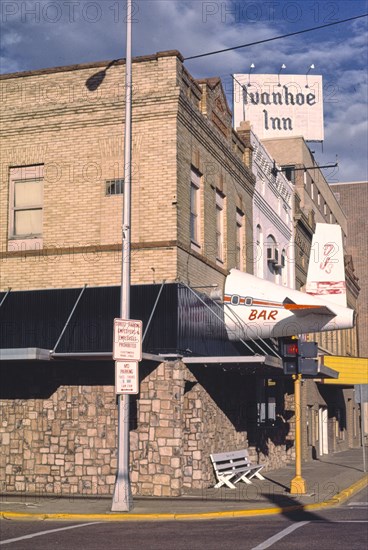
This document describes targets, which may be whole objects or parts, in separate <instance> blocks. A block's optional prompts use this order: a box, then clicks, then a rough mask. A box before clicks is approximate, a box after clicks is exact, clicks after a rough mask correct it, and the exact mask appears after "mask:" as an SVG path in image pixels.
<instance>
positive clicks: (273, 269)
mask: <svg viewBox="0 0 368 550" xmlns="http://www.w3.org/2000/svg"><path fill="white" fill-rule="evenodd" d="M266 250H267V267H268V273H267V279H268V280H269V281H275V280H276V277H277V275H278V270H279V268H280V261H281V259H280V257H279V250H278V248H277V243H276V239H275V237H274V236H273V235H268V237H267V242H266Z"/></svg>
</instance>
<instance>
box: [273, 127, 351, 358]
mask: <svg viewBox="0 0 368 550" xmlns="http://www.w3.org/2000/svg"><path fill="white" fill-rule="evenodd" d="M263 144H264V145H265V147H266V148H267V150H268V151H269V153H270V155H271V156H272V157H273V158H274V159H275V160H276V162H277V163H278V164H279V165H280V166H282V169H283V171H284V173H285V175H286V176H287V177H288V179H289V180H290V181H291V182H293V184H294V186H295V191H296V196H297V198H296V204H295V219H296V222H297V223H296V227H295V264H296V265H295V269H296V288H297V289H298V290H299V289H301V288H302V287H303V286H304V285H305V282H306V278H307V271H308V260H309V257H310V253H311V251H310V246H311V237H312V234H313V232H314V224H315V223H318V222H320V223H335V224H338V225H339V226H340V227H341V229H342V233H343V242H344V246H345V247H346V238H347V218H346V214H345V213H344V211H343V210H342V208H341V206H340V205H339V203H338V202H337V200H336V197H335V195H334V193H333V191H332V190H331V188H330V186H329V184H328V182H327V181H326V179H325V177H324V175H323V173H322V171H321V170H320V169H319V168H318V164H317V162H316V160H315V158H314V156H313V153H312V152H311V151H310V149H309V147H308V145H307V143H306V142H305V140H304V139H303V138H302V137H295V138H279V139H266V140H263ZM312 253H313V252H312ZM345 268H346V283H347V295H348V307H351V308H352V309H356V307H357V299H358V294H359V285H358V282H357V279H356V277H355V275H354V268H353V266H352V263H351V261H350V262H346V261H345ZM313 337H314V338H315V339H317V341H318V343H319V345H320V347H321V348H322V349H324V350H326V351H327V352H328V353H331V354H334V355H353V356H357V355H358V347H357V330H356V327H354V328H352V329H349V330H343V331H332V332H322V333H319V334H314V336H313Z"/></svg>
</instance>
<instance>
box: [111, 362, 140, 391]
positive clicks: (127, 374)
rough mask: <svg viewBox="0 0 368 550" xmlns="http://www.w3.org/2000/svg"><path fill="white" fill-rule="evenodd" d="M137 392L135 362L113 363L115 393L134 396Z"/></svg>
mask: <svg viewBox="0 0 368 550" xmlns="http://www.w3.org/2000/svg"><path fill="white" fill-rule="evenodd" d="M138 392H139V376H138V363H137V361H116V362H115V393H119V394H121V393H128V394H135V393H138Z"/></svg>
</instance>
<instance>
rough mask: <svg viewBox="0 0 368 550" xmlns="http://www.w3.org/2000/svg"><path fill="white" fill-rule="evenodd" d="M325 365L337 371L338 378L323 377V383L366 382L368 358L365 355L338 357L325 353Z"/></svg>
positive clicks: (367, 378) (367, 381)
mask: <svg viewBox="0 0 368 550" xmlns="http://www.w3.org/2000/svg"><path fill="white" fill-rule="evenodd" d="M324 364H325V366H326V367H329V368H330V369H333V370H335V371H337V372H338V373H339V377H338V378H325V379H324V380H322V383H323V384H348V385H354V384H368V358H367V357H340V356H336V355H325V356H324Z"/></svg>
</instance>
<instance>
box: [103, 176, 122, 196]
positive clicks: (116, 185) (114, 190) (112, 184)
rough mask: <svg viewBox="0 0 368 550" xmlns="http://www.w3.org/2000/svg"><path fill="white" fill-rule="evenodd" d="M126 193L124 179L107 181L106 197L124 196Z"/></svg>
mask: <svg viewBox="0 0 368 550" xmlns="http://www.w3.org/2000/svg"><path fill="white" fill-rule="evenodd" d="M123 193H124V179H123V178H118V179H114V180H106V195H107V196H112V195H122V194H123Z"/></svg>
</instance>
